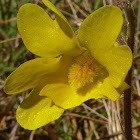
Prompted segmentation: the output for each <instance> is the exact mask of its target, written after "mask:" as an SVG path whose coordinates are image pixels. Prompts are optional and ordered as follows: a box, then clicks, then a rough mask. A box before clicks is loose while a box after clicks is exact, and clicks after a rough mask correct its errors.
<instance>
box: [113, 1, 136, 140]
mask: <svg viewBox="0 0 140 140" xmlns="http://www.w3.org/2000/svg"><path fill="white" fill-rule="evenodd" d="M114 4H115V5H116V6H118V7H121V8H123V9H124V12H125V16H126V19H127V22H128V30H127V37H128V39H127V44H128V46H129V47H130V48H131V50H132V52H133V49H134V36H135V16H134V12H133V9H132V7H131V5H130V3H129V2H128V0H116V1H115V2H114ZM131 79H132V67H131V69H130V70H129V72H128V74H127V77H126V82H127V83H128V84H129V85H130V86H131ZM124 131H125V138H126V140H132V122H131V89H128V90H126V91H125V92H124Z"/></svg>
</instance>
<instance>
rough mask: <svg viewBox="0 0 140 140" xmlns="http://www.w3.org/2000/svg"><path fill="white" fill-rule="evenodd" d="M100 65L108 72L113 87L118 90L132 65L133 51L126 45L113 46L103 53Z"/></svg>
mask: <svg viewBox="0 0 140 140" xmlns="http://www.w3.org/2000/svg"><path fill="white" fill-rule="evenodd" d="M100 63H101V64H102V65H104V66H105V67H106V69H107V70H108V72H109V78H110V81H111V83H112V85H113V86H114V87H115V88H118V87H119V86H120V85H121V84H122V82H123V81H124V79H125V77H126V75H127V73H128V70H129V69H130V67H131V65H132V52H131V49H130V48H129V47H128V46H126V45H122V46H112V47H111V48H110V49H108V51H107V52H104V53H102V56H101V59H100Z"/></svg>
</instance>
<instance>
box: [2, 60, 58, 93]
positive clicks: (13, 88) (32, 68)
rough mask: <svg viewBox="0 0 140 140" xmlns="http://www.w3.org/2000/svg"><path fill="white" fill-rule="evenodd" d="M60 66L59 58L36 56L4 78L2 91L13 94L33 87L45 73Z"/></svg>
mask: <svg viewBox="0 0 140 140" xmlns="http://www.w3.org/2000/svg"><path fill="white" fill-rule="evenodd" d="M59 67H60V58H52V59H46V58H37V59H33V60H30V61H27V62H25V63H23V64H22V65H20V66H19V67H18V68H17V69H16V70H15V71H14V72H12V73H11V74H10V75H9V77H8V78H7V79H6V82H5V85H4V91H5V92H6V93H7V94H15V93H19V92H22V91H25V90H27V89H30V88H34V87H35V86H36V85H38V83H40V82H41V81H42V80H43V79H44V77H45V76H46V75H47V74H50V73H54V72H55V71H57V70H58V68H59Z"/></svg>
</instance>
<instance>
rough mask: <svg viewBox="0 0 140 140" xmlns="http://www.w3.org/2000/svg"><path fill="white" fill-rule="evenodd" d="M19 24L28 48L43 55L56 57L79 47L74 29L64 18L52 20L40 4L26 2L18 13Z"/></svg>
mask: <svg viewBox="0 0 140 140" xmlns="http://www.w3.org/2000/svg"><path fill="white" fill-rule="evenodd" d="M17 26H18V30H19V32H20V34H21V37H22V39H23V42H24V44H25V46H26V47H27V49H28V50H30V51H31V52H32V53H34V54H36V55H38V56H42V57H56V56H58V55H60V54H69V53H72V52H75V51H76V50H75V49H78V50H79V48H78V47H76V46H77V41H76V38H75V37H74V33H73V31H72V30H71V29H70V27H69V26H68V25H67V23H66V22H65V21H64V20H61V18H60V21H59V20H52V19H51V18H50V17H49V15H48V14H47V13H46V12H45V11H44V10H43V9H42V8H41V7H39V6H38V5H35V4H29V3H28V4H25V5H23V6H22V7H21V8H20V9H19V12H18V15H17Z"/></svg>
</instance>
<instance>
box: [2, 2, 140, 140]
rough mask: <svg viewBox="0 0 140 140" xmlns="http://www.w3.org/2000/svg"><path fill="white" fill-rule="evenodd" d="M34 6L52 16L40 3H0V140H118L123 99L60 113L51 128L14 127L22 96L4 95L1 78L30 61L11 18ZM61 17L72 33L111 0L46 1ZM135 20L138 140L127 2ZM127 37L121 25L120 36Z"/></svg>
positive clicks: (139, 38) (139, 70)
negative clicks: (132, 31) (132, 21)
mask: <svg viewBox="0 0 140 140" xmlns="http://www.w3.org/2000/svg"><path fill="white" fill-rule="evenodd" d="M29 2H30V3H35V4H37V5H40V6H41V7H43V8H44V9H45V11H46V12H47V13H49V15H50V16H51V17H52V18H55V17H54V14H53V12H52V11H50V10H49V9H48V8H47V7H46V6H45V5H44V4H43V3H42V1H41V0H0V140H123V139H124V137H123V108H122V107H123V96H121V97H120V98H119V99H118V100H117V101H116V102H112V101H111V100H109V99H98V100H89V101H87V102H85V103H83V104H81V105H80V106H78V107H75V108H72V109H69V110H66V111H65V113H64V114H63V115H62V116H61V117H60V118H59V119H58V120H56V121H55V122H51V123H49V124H48V125H46V126H44V127H41V128H39V129H37V130H34V131H29V130H25V129H23V128H22V127H20V126H19V124H18V123H17V121H16V117H15V115H16V109H17V107H18V105H19V104H20V103H21V102H22V100H23V99H24V98H25V97H26V95H27V94H28V91H26V92H23V93H20V94H17V95H11V96H9V95H6V94H5V93H4V91H3V85H4V81H5V79H6V77H7V76H8V75H9V74H10V73H11V72H13V71H14V70H15V69H16V68H17V67H18V66H19V65H20V64H22V63H23V62H26V61H28V60H30V59H33V58H36V56H35V55H34V54H32V53H31V52H29V51H28V50H27V49H26V48H25V46H24V44H23V41H22V39H21V38H20V34H19V32H18V30H17V22H16V16H17V12H18V10H19V8H20V7H21V6H22V5H23V4H25V3H29ZM51 2H52V3H53V4H54V5H55V6H56V7H57V8H58V9H59V10H60V11H61V12H62V13H63V14H64V15H65V16H66V18H67V19H68V21H69V22H70V24H71V26H72V28H73V30H74V31H77V30H78V28H79V26H80V24H81V23H82V21H83V20H84V19H85V18H86V17H87V16H88V15H89V14H90V13H92V12H93V11H95V10H96V9H98V8H100V7H102V6H104V5H106V4H113V1H112V0H51ZM130 3H131V5H132V7H133V8H134V12H135V17H136V27H135V28H136V34H135V47H134V61H133V62H134V66H133V78H132V93H133V94H132V124H133V126H132V127H133V138H134V140H135V139H136V140H140V0H131V1H130ZM126 31H127V23H125V24H124V26H123V28H122V34H125V33H126Z"/></svg>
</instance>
